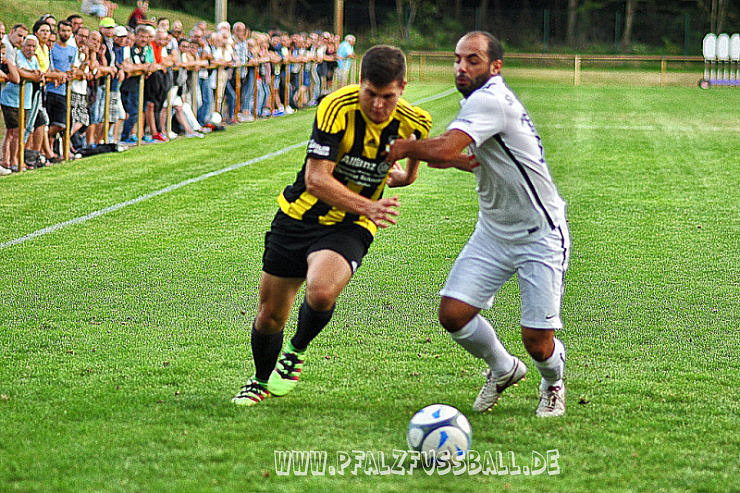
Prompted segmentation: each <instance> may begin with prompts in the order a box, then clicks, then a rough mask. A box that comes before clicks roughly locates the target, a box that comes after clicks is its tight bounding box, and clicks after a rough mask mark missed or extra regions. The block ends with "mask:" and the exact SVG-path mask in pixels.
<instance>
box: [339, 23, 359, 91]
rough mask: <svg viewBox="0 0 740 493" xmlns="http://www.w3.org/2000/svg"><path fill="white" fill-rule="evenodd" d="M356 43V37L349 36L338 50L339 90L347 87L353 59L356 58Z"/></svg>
mask: <svg viewBox="0 0 740 493" xmlns="http://www.w3.org/2000/svg"><path fill="white" fill-rule="evenodd" d="M355 41H356V39H355V37H354V36H352V35H351V34H348V35H347V36H345V37H344V41H342V43H341V44H340V45H339V48H338V49H337V73H336V75H337V86H336V88H337V89H338V88H340V87H344V86H346V85H347V80H348V79H349V72H350V70H351V69H352V59H353V58H355V48H354V46H355Z"/></svg>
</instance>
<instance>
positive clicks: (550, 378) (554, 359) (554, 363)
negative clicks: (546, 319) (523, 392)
mask: <svg viewBox="0 0 740 493" xmlns="http://www.w3.org/2000/svg"><path fill="white" fill-rule="evenodd" d="M553 342H554V343H555V349H554V350H553V351H552V355H550V357H549V358H547V359H546V360H545V361H535V362H534V365H535V366H536V367H537V369H538V370H539V371H540V375H542V382H541V383H540V387H541V388H547V387H550V386H553V385H562V384H563V375H564V374H565V346H563V343H562V342H560V339H558V338H557V337H556V338H555V339H554V340H553Z"/></svg>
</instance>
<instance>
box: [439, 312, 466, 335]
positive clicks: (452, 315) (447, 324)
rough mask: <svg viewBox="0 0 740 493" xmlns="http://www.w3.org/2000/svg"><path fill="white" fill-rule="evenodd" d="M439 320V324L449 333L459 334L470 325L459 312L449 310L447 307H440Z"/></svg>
mask: <svg viewBox="0 0 740 493" xmlns="http://www.w3.org/2000/svg"><path fill="white" fill-rule="evenodd" d="M438 318H439V323H440V324H442V327H444V329H445V330H446V331H447V332H457V331H458V330H460V329H462V328H463V327H465V324H466V323H468V320H465V319H463V317H461V316H460V314H459V313H458V312H457V311H455V310H453V309H450V308H447V307H446V306H445V305H440V307H439V314H438Z"/></svg>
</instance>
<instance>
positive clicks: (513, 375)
mask: <svg viewBox="0 0 740 493" xmlns="http://www.w3.org/2000/svg"><path fill="white" fill-rule="evenodd" d="M526 374H527V367H526V366H525V365H524V363H522V362H521V360H520V359H519V358H517V357H514V365H513V366H512V368H511V370H510V371H508V372H507V373H504V374H503V375H501V376H499V377H494V376H493V373H491V370H490V369H488V370H486V371H485V373H484V375H486V379H487V380H486V384H485V385H484V386H483V388H482V389H481V391H480V393H479V394H478V397H476V398H475V402H474V403H473V411H476V412H479V413H482V412H485V411H488V410H489V409H491V408H492V407H493V406H495V405H496V403H497V402H498V399H499V397H501V393H502V392H503V391H504V390H506V389H508V388H509V387H511V386H512V385H513V386H516V385H517V384H518V383H519V381H520V380H521V379H523V378H524V375H526Z"/></svg>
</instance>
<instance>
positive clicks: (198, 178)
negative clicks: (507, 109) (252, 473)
mask: <svg viewBox="0 0 740 493" xmlns="http://www.w3.org/2000/svg"><path fill="white" fill-rule="evenodd" d="M454 92H455V89H448V90H446V91H444V92H441V93H439V94H435V95H434V96H429V97H428V98H424V99H420V100H419V101H416V102H414V103H412V104H422V103H426V102H429V101H433V100H435V99H440V98H443V97H446V96H449V95H450V94H452V93H454ZM307 144H308V141H304V142H298V143H297V144H293V145H289V146H288V147H284V148H283V149H280V150H279V151H275V152H271V153H269V154H265V155H263V156H259V157H256V158H253V159H250V160H248V161H244V162H243V163H237V164H232V165H231V166H227V167H225V168H222V169H219V170H216V171H211V172H209V173H205V174H203V175H200V176H196V177H195V178H189V179H187V180H185V181H181V182H180V183H175V184H174V185H169V186H167V187H164V188H161V189H159V190H156V191H154V192H151V193H147V194H144V195H140V196H138V197H136V198H135V199H131V200H127V201H125V202H119V203H117V204H115V205H111V206H109V207H105V208H104V209H99V210H97V211H94V212H91V213H89V214H86V215H84V216H79V217H76V218H74V219H70V220H68V221H63V222H61V223H57V224H53V225H51V226H47V227H46V228H42V229H39V230H36V231H34V232H33V233H29V234H27V235H25V236H21V237H19V238H15V239H12V240H8V241H6V242H4V243H0V250H1V249H3V248H8V247H11V246H14V245H19V244H21V243H25V242H26V241H28V240H32V239H34V238H38V237H39V236H44V235H47V234H50V233H54V232H55V231H59V230H60V229H63V228H66V227H67V226H74V225H75V224H81V223H84V222H87V221H89V220H90V219H95V218H96V217H100V216H103V215H105V214H108V213H111V212H115V211H117V210H119V209H123V208H124V207H128V206H130V205H134V204H138V203H139V202H143V201H145V200H149V199H151V198H154V197H157V196H159V195H164V194H165V193H169V192H172V191H174V190H177V189H179V188H182V187H184V186H187V185H192V184H193V183H198V182H200V181H203V180H205V179H208V178H212V177H214V176H218V175H220V174H223V173H226V172H229V171H234V170H236V169H239V168H243V167H244V166H249V165H250V164H255V163H258V162H260V161H264V160H266V159H272V158H274V157H277V156H280V155H281V154H285V153H286V152H289V151H292V150H294V149H298V148H299V147H305V146H306V145H307Z"/></svg>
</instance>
